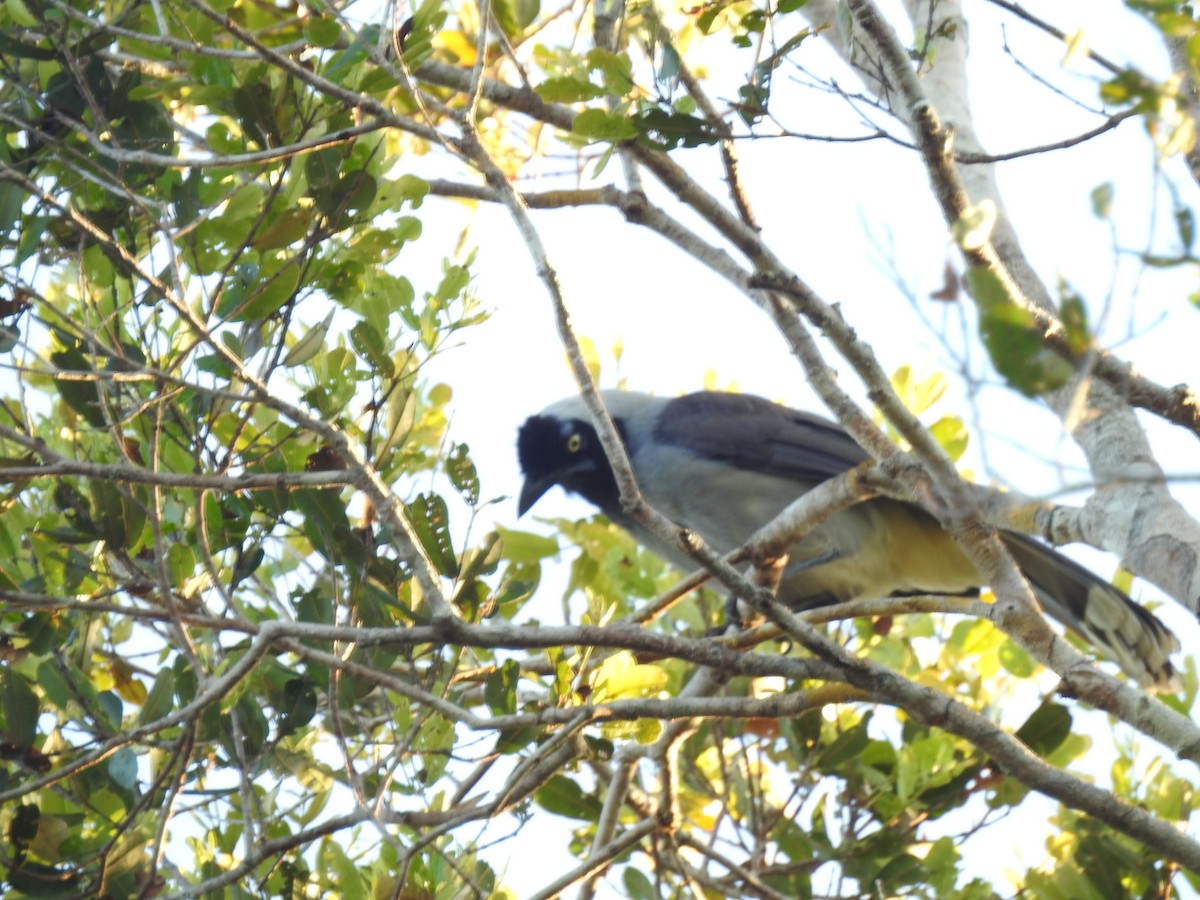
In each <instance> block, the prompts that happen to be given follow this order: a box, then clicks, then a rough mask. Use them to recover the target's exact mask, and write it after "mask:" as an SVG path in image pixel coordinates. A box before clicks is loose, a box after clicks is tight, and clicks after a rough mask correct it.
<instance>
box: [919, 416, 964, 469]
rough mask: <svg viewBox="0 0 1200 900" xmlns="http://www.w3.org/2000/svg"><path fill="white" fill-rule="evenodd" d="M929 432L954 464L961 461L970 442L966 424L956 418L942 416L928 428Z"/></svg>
mask: <svg viewBox="0 0 1200 900" xmlns="http://www.w3.org/2000/svg"><path fill="white" fill-rule="evenodd" d="M929 432H930V434H932V435H933V437H934V440H936V441H937V442H938V443H939V444H941V445H942V449H943V450H945V451H946V455H947V456H949V457H950V458H951V459H952V460H954V461H955V462H957V461H958V460H960V459H962V455H963V454H964V453H966V452H967V445H968V444H969V443H970V441H971V434H970V432H969V431H967V426H966V424H965V423H964V422H963V420H962V419H960V418H959V417H958V416H942V417H941V418H940V419H938V420H937V421H936V422H934V423H933V424H932V425H930V426H929Z"/></svg>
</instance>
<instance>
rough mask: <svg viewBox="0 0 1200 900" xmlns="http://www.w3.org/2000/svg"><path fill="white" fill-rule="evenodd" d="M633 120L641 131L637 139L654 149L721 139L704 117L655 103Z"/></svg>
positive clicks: (691, 145) (670, 148) (699, 144)
mask: <svg viewBox="0 0 1200 900" xmlns="http://www.w3.org/2000/svg"><path fill="white" fill-rule="evenodd" d="M633 124H634V126H635V127H636V128H637V130H638V131H639V132H641V140H642V141H643V142H644V143H646V144H647V145H649V146H651V147H654V148H655V149H658V150H674V149H675V148H676V147H680V146H683V147H701V146H705V145H709V144H716V143H718V142H719V141H720V140H721V135H720V133H719V132H718V131H717V130H716V129H715V128H714V127H713V126H712V124H711V123H710V122H708V120H706V119H702V118H700V117H699V116H690V115H684V114H682V113H678V112H674V111H669V110H665V109H661V108H659V107H652V108H650V109H646V110H643V111H642V112H641V113H639V114H638V115H637V116H636V117H635V118H634V120H633Z"/></svg>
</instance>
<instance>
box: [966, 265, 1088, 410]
mask: <svg viewBox="0 0 1200 900" xmlns="http://www.w3.org/2000/svg"><path fill="white" fill-rule="evenodd" d="M967 287H968V290H969V291H970V293H971V296H972V297H974V298H975V302H976V303H977V304H978V305H979V310H980V312H979V330H980V335H981V336H982V338H983V343H984V346H985V347H987V350H988V353H989V355H990V356H991V359H992V364H993V365H994V366H995V367H996V371H998V372H999V373H1000V374H1001V375H1003V376H1004V378H1005V379H1006V380H1007V381H1008V383H1009V384H1010V385H1011V386H1012V387H1014V388H1016V389H1017V390H1019V391H1021V392H1022V393H1023V394H1025V395H1026V396H1030V397H1033V396H1038V395H1040V394H1045V393H1048V392H1050V391H1053V390H1055V389H1057V388H1060V387H1062V386H1063V385H1064V384H1066V383H1067V381H1069V380H1070V378H1071V376H1072V375H1073V374H1074V371H1075V370H1074V367H1073V366H1072V365H1071V364H1070V363H1069V362H1067V361H1066V360H1064V359H1063V358H1062V357H1061V356H1059V355H1058V354H1056V353H1055V352H1054V351H1052V350H1051V349H1050V348H1049V347H1047V346H1046V343H1045V340H1044V339H1043V336H1042V332H1041V330H1040V329H1039V328H1038V326H1037V324H1036V323H1035V321H1034V318H1033V313H1032V312H1031V311H1029V310H1027V309H1023V308H1021V307H1020V306H1018V305H1017V304H1016V303H1014V302H1013V301H1012V299H1011V298H1010V297H1009V295H1008V292H1007V290H1006V289H1005V287H1004V285H1003V284H1002V283H1001V282H1000V279H999V278H998V277H997V276H996V275H995V273H993V272H991V271H989V270H987V269H984V268H980V267H974V268H972V269H970V270H969V271H968V272H967Z"/></svg>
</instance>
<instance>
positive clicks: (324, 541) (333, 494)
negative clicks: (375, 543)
mask: <svg viewBox="0 0 1200 900" xmlns="http://www.w3.org/2000/svg"><path fill="white" fill-rule="evenodd" d="M289 496H290V497H291V499H292V503H293V505H294V506H295V508H296V509H298V510H299V511H300V512H301V514H303V516H304V534H305V536H306V537H307V538H308V539H309V541H310V542H311V543H312V547H313V549H314V550H316V551H317V552H318V553H320V554H321V555H322V556H324V557H325V558H326V559H328V560H329V561H330V562H332V563H335V564H345V565H349V566H351V567H353V568H354V569H359V568H361V567H362V566H363V565H364V564H365V563H366V561H367V555H366V548H365V547H364V546H363V542H362V540H361V539H359V537H358V535H357V534H355V533H354V530H353V529H352V528H351V527H350V520H349V519H348V518H347V517H346V505H345V503H344V502H343V501H342V498H341V497H340V496H339V494H338V493H337V491H316V490H300V491H293V492H292V493H291V494H290V495H289Z"/></svg>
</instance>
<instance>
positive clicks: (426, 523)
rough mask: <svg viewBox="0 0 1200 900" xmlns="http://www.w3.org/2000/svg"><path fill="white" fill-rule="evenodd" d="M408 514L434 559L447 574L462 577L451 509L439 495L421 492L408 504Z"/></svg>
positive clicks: (416, 531)
mask: <svg viewBox="0 0 1200 900" xmlns="http://www.w3.org/2000/svg"><path fill="white" fill-rule="evenodd" d="M405 516H406V517H407V518H408V521H409V524H410V525H412V529H413V532H414V533H415V534H416V536H417V540H419V541H420V542H421V546H422V547H423V548H424V549H425V553H426V554H427V555H428V556H429V560H430V562H432V563H433V564H434V566H435V567H436V568H437V570H438V571H439V572H440V573H441V574H443V575H446V576H449V577H451V578H455V577H457V576H458V557H457V556H456V555H455V553H454V543H453V541H452V540H451V537H450V509H449V507H448V506H447V505H446V501H445V500H444V499H442V497H441V495H439V494H432V493H428V494H418V495H417V496H416V497H414V498H413V499H412V500H411V501H410V502H409V504H408V506H407V507H405Z"/></svg>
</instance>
